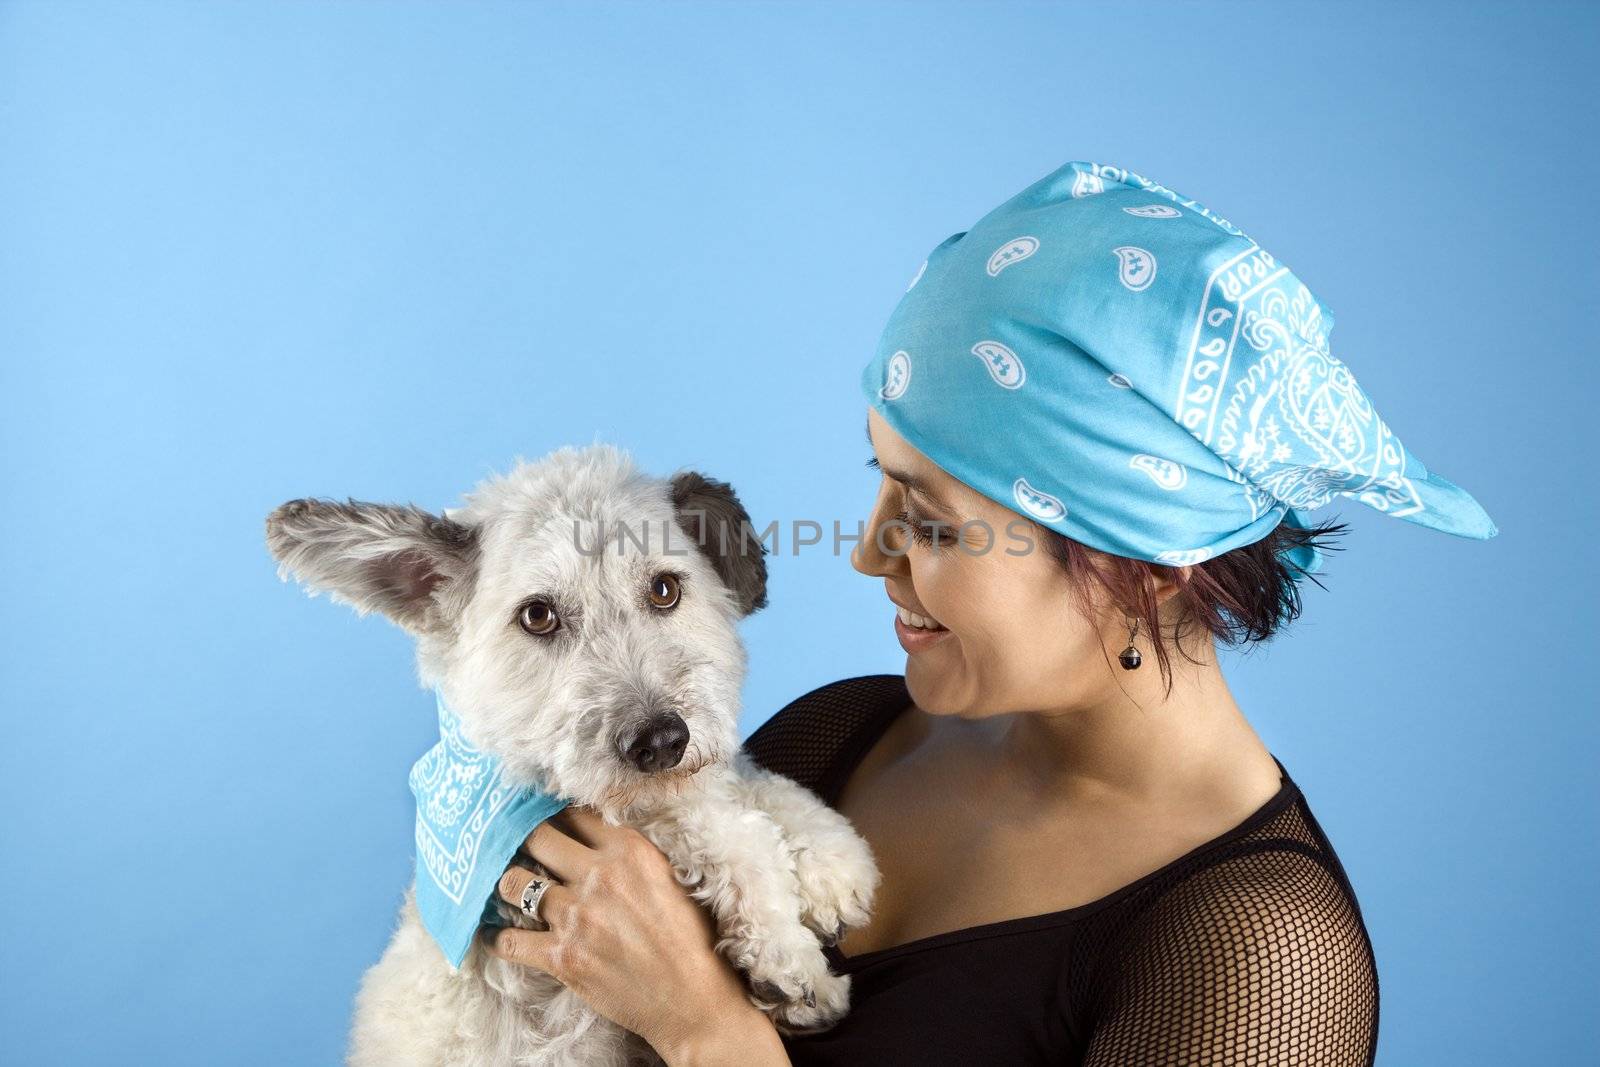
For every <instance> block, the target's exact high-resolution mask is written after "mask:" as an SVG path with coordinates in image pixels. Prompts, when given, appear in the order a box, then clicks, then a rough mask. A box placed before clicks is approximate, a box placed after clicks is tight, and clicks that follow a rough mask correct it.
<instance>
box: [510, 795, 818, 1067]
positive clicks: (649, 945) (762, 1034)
mask: <svg viewBox="0 0 1600 1067" xmlns="http://www.w3.org/2000/svg"><path fill="white" fill-rule="evenodd" d="M523 851H525V852H526V853H527V854H528V855H530V856H531V857H532V858H533V859H534V860H536V861H538V863H539V864H541V865H542V866H543V867H544V868H545V869H546V870H548V871H549V872H550V873H551V874H553V875H554V876H555V877H556V878H557V879H558V880H559V881H558V883H556V884H552V885H551V886H550V887H549V888H548V889H547V890H545V894H544V897H543V899H542V900H541V901H540V903H539V909H538V910H539V918H540V919H541V920H543V921H544V923H545V924H546V925H547V926H549V929H548V930H519V929H515V928H511V927H489V926H486V927H484V928H483V929H482V930H481V931H480V933H481V935H482V937H483V940H484V942H485V944H486V946H487V947H488V950H489V951H490V952H491V953H493V954H494V955H496V956H499V957H500V958H501V959H505V960H509V961H511V962H513V963H520V964H525V965H527V966H530V967H536V968H538V969H539V970H541V971H544V972H546V973H548V974H550V975H552V976H554V977H555V978H556V979H557V980H559V981H560V982H561V984H562V985H565V986H566V987H567V988H568V989H571V990H572V991H573V992H575V993H577V994H578V995H579V996H580V997H582V998H583V999H584V1001H585V1002H586V1003H588V1005H589V1006H590V1007H592V1008H593V1009H594V1010H595V1011H597V1012H599V1013H600V1014H601V1015H604V1016H605V1017H606V1018H608V1019H610V1020H612V1021H613V1022H615V1023H617V1024H619V1025H621V1026H623V1027H625V1028H627V1029H628V1030H631V1031H633V1032H634V1033H636V1034H638V1035H639V1036H640V1037H642V1038H644V1039H645V1040H646V1041H648V1042H650V1045H651V1047H652V1048H654V1049H655V1050H656V1052H657V1053H658V1054H660V1055H661V1056H662V1058H664V1059H665V1060H667V1062H668V1063H670V1064H675V1065H676V1064H691V1063H694V1064H698V1063H718V1064H720V1063H738V1064H740V1065H741V1067H755V1065H758V1064H767V1063H773V1064H784V1063H788V1062H789V1061H788V1057H787V1056H786V1055H785V1054H784V1051H783V1046H782V1044H781V1042H780V1041H779V1040H778V1034H777V1031H776V1030H775V1029H774V1028H773V1026H772V1023H771V1022H770V1021H769V1020H768V1019H767V1017H766V1016H765V1015H763V1014H761V1012H760V1011H759V1010H757V1009H756V1007H755V1006H754V1005H753V1004H751V1003H750V1000H749V998H748V997H747V996H746V995H745V990H744V983H743V981H742V980H741V979H740V977H739V975H738V973H737V972H735V971H734V969H733V968H732V967H730V966H729V965H728V963H727V962H726V961H725V960H723V959H722V958H721V957H720V956H718V955H717V954H716V953H715V951H713V948H712V945H713V942H714V940H715V930H714V929H713V925H712V921H711V917H710V916H709V915H708V914H707V913H706V912H705V910H704V909H702V908H701V907H700V905H699V904H697V903H696V902H695V901H694V900H693V898H691V897H690V896H689V894H688V893H687V892H686V891H685V890H684V888H683V887H682V886H681V885H679V884H678V881H677V879H676V878H675V877H673V873H672V866H671V864H670V863H669V862H668V861H667V858H666V856H664V855H662V853H661V850H660V849H658V848H656V847H655V845H653V844H651V842H650V841H649V839H648V838H646V837H645V836H644V835H643V834H641V833H639V832H638V831H636V830H632V829H629V828H627V827H620V826H609V825H607V824H606V823H605V822H603V821H602V820H601V819H600V817H599V816H598V815H596V814H594V813H593V812H591V811H588V810H586V809H582V808H576V809H574V808H568V809H566V810H565V811H562V812H561V813H559V814H557V815H555V816H554V817H552V818H551V819H549V820H547V821H546V822H544V823H541V824H540V825H539V827H538V828H537V829H536V830H534V832H533V833H532V834H530V835H529V836H528V840H527V841H526V842H525V843H524V845H523ZM533 877H534V875H533V874H532V873H531V872H529V871H527V870H525V869H523V868H521V867H509V868H507V870H506V873H505V874H504V875H503V876H502V877H501V879H500V887H499V894H500V897H501V898H502V899H504V900H505V901H507V902H508V903H510V904H512V905H513V906H520V905H521V903H522V891H523V890H524V889H525V888H526V887H527V885H528V883H529V881H531V880H532V879H533Z"/></svg>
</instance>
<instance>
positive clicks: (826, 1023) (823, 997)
mask: <svg viewBox="0 0 1600 1067" xmlns="http://www.w3.org/2000/svg"><path fill="white" fill-rule="evenodd" d="M802 985H803V991H802V993H801V995H800V996H798V997H796V996H785V995H784V992H783V990H782V989H780V988H778V987H777V986H776V985H770V984H768V983H759V984H752V986H751V995H750V999H751V1001H752V1003H754V1004H755V1005H756V1007H758V1008H760V1009H761V1010H762V1011H764V1012H766V1013H767V1015H768V1016H769V1017H770V1018H771V1019H772V1022H773V1025H774V1026H776V1027H777V1028H778V1029H779V1030H780V1031H781V1032H783V1033H786V1034H806V1033H815V1032H817V1031H820V1030H826V1029H827V1028H828V1027H830V1026H832V1025H833V1024H834V1023H837V1022H838V1021H839V1020H840V1019H842V1018H844V1016H845V1013H846V1012H847V1011H849V1010H850V976H849V975H847V974H832V973H829V972H824V973H822V974H821V975H818V976H815V977H813V978H811V979H809V980H807V981H805V982H804V983H802Z"/></svg>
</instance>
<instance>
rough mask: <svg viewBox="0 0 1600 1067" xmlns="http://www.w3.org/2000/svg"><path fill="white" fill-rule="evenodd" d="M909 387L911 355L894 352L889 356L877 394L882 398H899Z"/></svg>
mask: <svg viewBox="0 0 1600 1067" xmlns="http://www.w3.org/2000/svg"><path fill="white" fill-rule="evenodd" d="M910 387H911V357H910V356H909V355H907V354H906V353H904V352H896V353H895V354H894V355H892V356H890V357H889V366H888V368H887V369H886V370H885V372H884V375H883V388H882V389H880V390H879V391H878V395H879V396H880V397H882V398H883V399H884V400H899V399H900V398H901V397H902V396H904V395H905V391H906V390H907V389H909V388H910Z"/></svg>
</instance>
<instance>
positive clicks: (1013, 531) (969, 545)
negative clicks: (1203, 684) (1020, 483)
mask: <svg viewBox="0 0 1600 1067" xmlns="http://www.w3.org/2000/svg"><path fill="white" fill-rule="evenodd" d="M867 432H868V436H869V437H870V439H871V441H872V449H873V453H874V456H875V458H876V461H877V464H878V466H879V468H880V469H881V470H882V472H883V481H882V483H881V484H880V485H879V488H878V497H877V500H876V501H875V502H874V505H873V510H872V515H871V516H870V517H869V518H868V520H867V525H866V530H865V532H864V535H863V537H862V539H861V543H860V544H859V545H857V546H856V549H855V551H854V552H853V553H852V556H851V564H852V565H853V566H854V567H855V568H856V570H858V571H860V572H861V573H862V574H866V575H871V576H873V577H881V578H882V579H883V584H884V591H885V592H886V593H887V594H888V597H889V599H890V600H891V601H893V602H894V604H895V605H896V606H897V607H895V608H894V609H892V614H891V615H890V617H891V618H892V619H893V620H894V621H893V625H894V627H895V632H896V635H897V636H898V637H899V638H900V643H901V646H902V647H904V648H905V650H906V653H907V662H906V687H907V689H908V690H910V693H911V697H912V699H913V700H915V701H916V702H917V706H918V707H920V708H922V709H923V710H924V711H927V712H931V713H934V714H941V715H961V716H965V717H980V716H986V715H993V714H1004V713H1008V712H1016V711H1051V710H1057V711H1067V710H1072V709H1074V708H1078V707H1083V706H1086V705H1088V704H1090V703H1092V702H1095V701H1097V700H1098V699H1100V698H1101V697H1102V696H1103V695H1104V694H1105V693H1106V691H1107V690H1108V689H1112V688H1115V686H1116V684H1117V680H1116V679H1115V677H1114V676H1113V674H1112V673H1111V664H1114V663H1115V662H1116V654H1117V652H1118V651H1120V650H1121V649H1122V648H1123V647H1124V646H1126V644H1127V636H1128V635H1127V631H1126V629H1123V628H1122V616H1121V614H1120V613H1116V612H1113V613H1110V617H1109V618H1107V619H1105V620H1104V623H1103V624H1101V623H1097V622H1095V621H1093V620H1090V619H1088V618H1086V617H1085V616H1084V615H1083V614H1082V612H1081V610H1080V609H1079V608H1078V607H1077V606H1076V601H1075V600H1074V599H1073V597H1072V592H1071V588H1070V586H1069V583H1068V581H1067V576H1066V572H1065V571H1064V570H1063V569H1062V568H1061V565H1060V564H1059V563H1057V562H1056V561H1055V559H1053V558H1052V557H1051V556H1050V554H1049V553H1048V552H1047V551H1046V550H1045V547H1044V543H1043V539H1042V537H1041V532H1042V531H1041V530H1040V528H1039V527H1038V526H1037V525H1036V524H1035V523H1033V522H1032V521H1030V520H1028V519H1025V518H1023V517H1022V516H1020V515H1018V514H1017V513H1016V512H1013V511H1011V510H1010V509H1008V508H1005V507H1002V506H1001V505H999V504H997V503H995V502H994V501H992V500H990V499H989V498H988V497H986V496H983V495H982V494H981V493H979V492H977V491H976V490H974V489H972V488H970V487H968V486H967V485H966V484H965V483H963V482H960V481H958V480H956V479H955V478H953V477H952V476H950V475H949V474H947V473H945V471H943V470H942V469H940V468H939V467H938V466H936V465H935V464H934V463H933V462H932V461H931V460H929V459H928V458H927V457H926V456H924V455H923V454H922V453H921V452H919V451H917V450H916V449H915V448H913V447H911V445H909V444H907V443H906V441H905V439H904V438H903V437H901V436H900V435H899V434H898V433H896V432H895V431H894V430H893V429H892V428H891V427H890V426H889V424H888V423H887V422H885V421H884V419H883V417H882V416H881V415H879V414H878V413H877V411H875V410H871V409H869V410H868V416H867ZM933 524H937V525H933ZM963 524H970V525H968V528H967V529H966V531H964V532H963V531H962V529H961V527H962V525H963ZM912 531H915V534H914V535H913V534H912ZM930 538H931V541H930ZM1102 614H1104V613H1103V612H1102ZM916 616H920V617H921V619H920V622H919V620H918V619H917V618H916ZM1119 630H1120V636H1119V633H1118V631H1119Z"/></svg>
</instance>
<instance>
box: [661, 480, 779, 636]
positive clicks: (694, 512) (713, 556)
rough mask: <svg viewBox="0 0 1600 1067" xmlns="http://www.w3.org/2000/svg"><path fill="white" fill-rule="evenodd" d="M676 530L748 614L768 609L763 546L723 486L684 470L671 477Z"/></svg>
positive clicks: (745, 514) (735, 499)
mask: <svg viewBox="0 0 1600 1067" xmlns="http://www.w3.org/2000/svg"><path fill="white" fill-rule="evenodd" d="M672 506H673V508H675V509H676V511H677V516H676V518H677V521H678V527H679V528H680V529H682V530H683V532H684V533H686V534H688V535H689V537H690V539H692V540H693V541H694V543H695V545H696V546H698V547H699V549H700V551H701V552H702V553H703V554H704V555H705V557H706V558H707V559H709V560H710V561H711V566H712V567H713V568H714V569H715V570H716V572H717V576H718V577H719V578H721V579H722V583H723V584H724V585H726V586H727V587H728V588H729V590H731V591H732V592H733V595H734V599H735V600H737V601H738V604H739V610H740V611H741V612H743V613H744V614H746V615H750V614H752V613H754V612H757V611H760V610H761V609H762V608H764V607H766V606H767V561H766V558H765V557H766V554H767V546H766V545H765V544H763V543H762V541H761V538H760V537H758V536H757V535H756V533H755V531H754V529H752V528H751V525H750V514H749V512H747V511H745V509H744V505H743V504H741V503H739V498H738V497H737V496H735V495H734V492H733V487H732V486H730V485H729V484H728V483H727V482H719V481H716V480H715V479H712V478H707V477H706V476H705V475H703V474H699V473H696V472H695V471H684V472H682V473H680V474H676V475H674V476H673V478H672Z"/></svg>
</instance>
